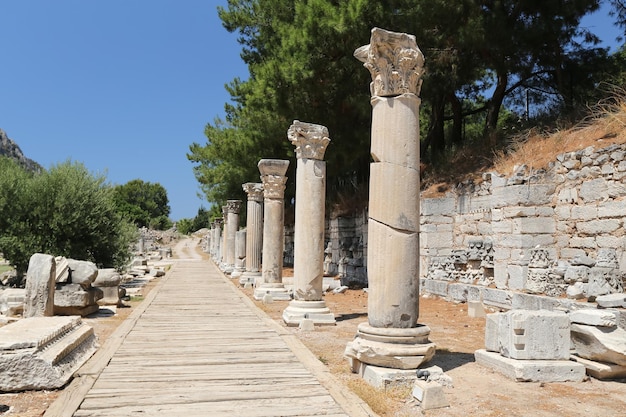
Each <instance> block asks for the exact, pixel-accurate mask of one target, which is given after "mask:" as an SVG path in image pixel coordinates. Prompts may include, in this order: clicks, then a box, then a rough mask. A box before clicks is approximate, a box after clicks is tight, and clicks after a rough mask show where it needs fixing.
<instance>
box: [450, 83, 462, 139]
mask: <svg viewBox="0 0 626 417" xmlns="http://www.w3.org/2000/svg"><path fill="white" fill-rule="evenodd" d="M450 105H451V107H452V137H451V138H450V142H451V143H453V144H455V145H460V144H461V142H463V105H462V104H461V100H459V98H458V97H457V96H456V94H451V95H450Z"/></svg>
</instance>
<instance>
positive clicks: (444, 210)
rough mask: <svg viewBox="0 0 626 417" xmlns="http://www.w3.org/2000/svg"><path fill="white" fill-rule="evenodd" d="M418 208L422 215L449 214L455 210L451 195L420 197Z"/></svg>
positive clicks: (454, 201) (454, 202)
mask: <svg viewBox="0 0 626 417" xmlns="http://www.w3.org/2000/svg"><path fill="white" fill-rule="evenodd" d="M420 208H421V211H422V216H432V215H443V216H451V215H452V214H454V213H455V212H456V200H455V199H454V198H452V197H442V198H422V199H421V201H420Z"/></svg>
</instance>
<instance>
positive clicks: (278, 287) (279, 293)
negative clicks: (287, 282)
mask: <svg viewBox="0 0 626 417" xmlns="http://www.w3.org/2000/svg"><path fill="white" fill-rule="evenodd" d="M265 294H270V295H271V296H272V300H274V301H291V293H289V291H287V289H286V288H285V287H284V286H283V284H267V283H266V284H261V286H259V287H256V288H255V289H254V294H253V297H254V299H255V300H262V299H263V296H264V295H265Z"/></svg>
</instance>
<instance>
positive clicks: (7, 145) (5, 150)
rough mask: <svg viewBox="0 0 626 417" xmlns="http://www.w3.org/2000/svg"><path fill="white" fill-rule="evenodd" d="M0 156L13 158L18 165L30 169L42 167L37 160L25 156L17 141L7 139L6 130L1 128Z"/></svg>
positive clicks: (37, 169) (38, 169) (35, 169)
mask: <svg viewBox="0 0 626 417" xmlns="http://www.w3.org/2000/svg"><path fill="white" fill-rule="evenodd" d="M0 156H6V157H9V158H11V159H15V160H16V161H17V162H18V163H20V165H22V166H24V167H25V168H26V169H28V170H30V171H40V170H41V169H42V167H41V165H39V164H38V163H37V162H35V161H33V160H32V159H29V158H26V157H25V156H24V154H23V153H22V150H21V149H20V147H19V146H18V145H17V143H15V142H13V141H12V140H11V139H9V137H8V136H7V134H6V132H5V131H4V130H2V129H0Z"/></svg>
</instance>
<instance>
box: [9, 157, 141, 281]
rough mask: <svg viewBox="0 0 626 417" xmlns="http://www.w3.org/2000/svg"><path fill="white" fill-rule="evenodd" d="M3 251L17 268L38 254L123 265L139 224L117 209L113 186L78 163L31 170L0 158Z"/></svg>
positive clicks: (20, 271) (105, 264) (22, 266)
mask: <svg viewBox="0 0 626 417" xmlns="http://www.w3.org/2000/svg"><path fill="white" fill-rule="evenodd" d="M0 210H1V212H2V216H1V218H0V252H2V253H3V254H4V256H5V258H7V259H8V260H10V262H11V263H12V265H13V266H14V267H15V268H16V270H17V271H18V273H20V274H23V273H24V272H26V269H27V268H28V262H29V260H30V257H31V256H32V255H33V254H34V253H38V252H39V253H48V254H51V255H55V256H65V257H69V258H74V259H80V260H88V261H92V262H95V263H96V264H97V265H98V266H100V267H116V268H121V267H122V266H124V265H125V263H126V262H127V261H128V259H130V244H131V242H132V241H133V240H134V238H135V234H136V229H135V228H134V227H133V226H132V225H130V224H129V223H127V222H126V221H125V220H124V219H123V218H122V217H121V215H120V214H119V212H118V210H117V208H116V206H115V203H114V202H113V191H112V188H111V187H110V186H108V185H107V184H106V183H105V179H104V178H103V177H100V176H94V175H92V174H90V173H89V172H88V171H87V169H86V168H85V167H84V166H83V165H82V164H80V163H74V162H70V161H68V162H65V163H62V164H58V165H55V166H52V167H51V168H50V169H49V170H44V171H42V172H41V173H36V174H32V173H28V172H26V171H24V169H23V168H21V167H20V166H18V165H17V164H16V163H15V162H13V161H11V160H9V159H7V158H0Z"/></svg>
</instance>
